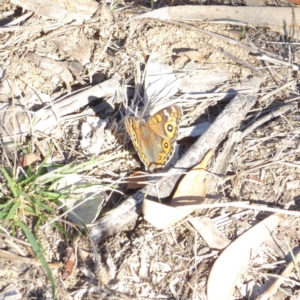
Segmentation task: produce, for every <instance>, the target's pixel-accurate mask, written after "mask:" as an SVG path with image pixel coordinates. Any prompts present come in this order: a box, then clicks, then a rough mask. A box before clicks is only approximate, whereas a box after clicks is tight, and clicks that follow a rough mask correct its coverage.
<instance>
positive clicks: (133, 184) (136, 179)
mask: <svg viewBox="0 0 300 300" xmlns="http://www.w3.org/2000/svg"><path fill="white" fill-rule="evenodd" d="M141 175H143V174H142V173H141V172H134V173H133V174H131V175H130V177H129V178H128V179H127V185H126V188H125V193H126V192H127V191H128V190H138V189H142V188H143V187H145V186H146V178H145V177H141Z"/></svg>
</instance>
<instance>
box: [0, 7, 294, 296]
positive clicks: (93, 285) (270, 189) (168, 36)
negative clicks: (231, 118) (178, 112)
mask: <svg viewBox="0 0 300 300" xmlns="http://www.w3.org/2000/svg"><path fill="white" fill-rule="evenodd" d="M177 2H178V1H176V3H175V2H172V3H169V2H168V3H167V2H163V1H162V2H160V1H158V2H153V3H150V2H143V1H142V2H127V1H126V2H114V3H108V4H107V5H104V6H100V8H99V9H98V11H97V13H96V14H95V15H94V16H93V17H90V18H89V19H88V20H86V21H85V22H83V24H72V23H71V24H69V23H65V24H63V23H61V22H58V21H57V20H54V19H53V18H49V17H46V16H42V15H40V14H37V13H33V14H30V15H28V16H27V18H24V20H23V21H22V22H21V23H18V24H19V25H20V27H21V28H22V29H21V30H16V29H9V30H8V29H7V28H5V26H6V24H7V23H8V22H11V21H13V20H16V19H18V18H20V17H21V16H24V15H25V13H28V12H30V11H28V10H22V9H21V8H20V7H18V6H17V5H16V4H13V3H11V2H10V1H6V2H5V1H0V13H3V14H2V15H0V16H1V18H0V20H1V24H2V25H1V26H2V27H1V28H0V38H1V43H0V49H1V51H0V57H1V58H0V78H1V84H0V103H1V126H2V127H5V126H7V124H8V123H9V121H8V119H7V118H8V117H7V116H11V112H16V111H17V112H18V113H17V114H20V116H21V115H22V114H26V116H27V117H26V118H28V120H30V121H26V122H25V121H24V123H22V122H23V121H22V122H21V123H20V124H19V123H18V122H19V121H18V120H17V121H16V122H17V123H18V125H19V127H18V132H17V134H16V136H17V142H16V143H15V144H14V143H13V144H14V145H16V144H18V145H19V146H18V147H17V148H15V146H14V148H13V149H14V150H12V148H8V147H6V146H5V145H4V143H5V142H4V140H5V138H6V134H7V130H6V131H5V132H4V131H2V132H1V135H2V138H1V139H2V142H1V152H2V153H1V154H2V161H1V167H2V166H5V167H7V166H8V165H9V163H8V162H10V163H11V165H10V166H12V165H13V160H14V158H13V157H14V156H13V155H12V154H11V153H9V151H12V152H18V153H20V152H21V150H22V149H27V150H28V152H30V151H31V148H30V142H29V141H31V140H33V141H34V144H35V147H34V150H33V151H32V152H34V153H35V154H37V155H38V156H39V157H40V159H39V160H38V161H36V162H34V163H33V164H32V165H33V167H34V166H37V165H38V164H40V163H41V161H42V159H43V158H45V156H46V155H45V153H46V154H47V151H48V150H49V148H50V144H52V145H54V146H53V148H51V149H52V151H51V155H50V156H51V157H50V158H51V159H52V160H51V162H52V163H53V164H54V163H58V162H59V163H63V164H70V163H71V162H76V164H77V163H78V164H79V163H83V162H86V161H88V160H89V159H91V157H93V156H94V155H96V156H99V157H101V156H102V155H103V156H105V155H107V157H109V159H108V160H107V161H104V162H103V163H98V164H97V165H93V166H92V167H90V168H89V169H88V170H85V171H84V172H82V173H81V176H82V177H85V179H86V180H93V182H97V183H99V184H100V185H101V187H102V194H101V195H102V196H103V195H104V196H103V197H104V198H105V201H102V202H101V205H100V209H99V210H100V214H99V215H97V220H99V219H100V220H101V218H102V217H103V215H104V214H106V213H108V212H109V211H110V210H112V209H115V208H117V207H119V206H120V205H122V203H124V201H126V199H127V198H129V197H131V196H132V195H133V194H134V192H135V191H133V190H132V189H127V188H126V183H125V180H124V179H126V178H128V176H131V174H132V173H134V172H135V171H141V170H142V171H146V173H147V174H149V171H147V170H145V166H144V165H143V163H142V162H141V160H140V159H139V156H138V155H137V154H136V153H135V152H134V148H133V145H132V141H131V140H130V137H129V135H128V134H127V133H126V129H125V125H124V120H125V118H126V116H127V115H129V114H131V115H132V114H133V113H132V112H135V113H136V112H137V111H139V112H140V111H142V110H143V108H144V107H146V106H149V110H150V112H151V110H154V109H155V106H156V105H159V104H161V105H165V106H166V104H167V105H170V103H175V104H177V105H180V106H181V109H182V119H181V122H180V128H179V137H178V140H177V143H178V145H179V151H178V153H177V154H176V155H177V156H176V158H175V160H176V159H180V158H181V157H182V156H183V155H184V154H185V153H187V152H188V150H189V149H190V148H191V147H192V145H193V144H194V143H195V142H196V141H197V139H198V138H199V137H200V136H201V134H202V133H203V132H201V133H194V134H191V130H192V129H195V128H196V127H197V126H200V127H201V126H202V125H203V126H204V125H205V124H206V125H205V126H211V125H212V124H213V123H214V121H215V120H216V119H217V118H218V117H219V116H220V114H221V113H222V112H224V109H225V108H226V107H227V105H228V103H229V102H230V101H231V100H232V98H233V97H234V96H236V95H237V94H246V95H251V96H254V97H255V98H256V103H255V105H254V106H253V107H252V109H251V110H249V111H248V112H247V115H246V116H245V118H244V119H243V120H240V122H239V125H238V126H237V127H235V128H232V129H231V130H230V131H229V133H228V135H227V136H226V137H224V138H223V140H222V142H221V143H219V144H218V145H216V148H215V157H214V159H213V162H212V165H214V162H215V161H217V159H218V157H220V156H221V155H222V153H223V154H224V153H227V156H226V159H225V162H224V164H225V166H226V167H225V169H224V170H223V172H221V171H214V172H213V171H212V169H211V168H212V166H210V167H209V168H208V170H207V173H208V175H207V177H208V178H210V180H213V181H214V182H215V183H216V185H215V188H214V190H212V189H210V190H209V194H207V197H208V198H211V199H213V201H210V202H209V203H214V204H224V205H223V206H220V207H217V206H215V207H212V208H210V209H208V210H206V211H205V214H203V210H201V209H198V210H196V211H194V212H193V213H192V214H190V215H189V217H188V218H185V219H183V220H181V221H180V222H178V223H176V224H175V225H173V226H171V227H169V228H167V229H162V230H159V229H156V228H155V227H154V226H153V225H151V224H150V223H149V222H147V221H145V220H144V219H143V217H142V216H140V217H138V218H137V219H135V220H134V221H133V222H130V224H125V225H124V228H123V229H122V230H121V231H117V232H115V233H114V234H113V235H111V236H109V237H107V238H105V239H104V240H101V242H100V243H99V244H97V245H93V243H92V240H91V239H90V238H89V236H88V234H87V233H86V230H82V228H80V226H77V225H74V224H73V223H72V222H71V221H70V219H69V218H68V216H67V215H66V214H65V213H64V210H63V209H62V207H58V208H55V212H54V213H53V214H52V215H51V220H54V219H56V218H58V219H59V220H60V222H61V226H62V227H63V228H64V230H65V231H66V232H67V233H68V234H69V235H70V239H67V238H66V236H65V235H63V234H62V233H61V231H58V230H57V228H55V227H52V226H50V225H48V226H42V227H41V228H40V229H39V231H38V237H39V241H40V242H41V244H42V247H43V253H44V255H45V258H46V260H47V262H48V263H49V264H50V268H51V270H52V274H53V276H54V279H55V281H56V296H55V299H218V298H216V297H217V296H213V293H211V294H210V295H209V292H208V290H211V291H213V290H219V289H220V290H222V289H223V288H224V286H223V279H224V282H226V284H227V285H228V288H229V285H230V288H229V289H232V294H233V298H232V299H299V298H300V293H299V291H300V289H299V285H300V284H299V280H300V279H299V278H300V277H299V276H300V274H299V267H298V265H299V264H298V261H299V255H298V253H299V222H300V219H299V215H297V212H298V210H299V199H300V198H299V192H300V168H299V166H300V162H299V161H300V158H299V141H300V139H299V134H300V113H299V72H298V70H297V69H296V67H297V66H300V61H299V59H300V56H299V43H298V36H297V34H296V35H295V36H294V37H291V36H287V35H285V36H284V35H283V34H282V33H280V32H277V31H274V30H272V29H269V28H263V27H246V26H241V25H238V24H235V25H234V24H229V23H228V22H217V23H216V22H195V21H189V22H188V23H184V24H189V25H192V26H193V28H194V29H191V28H187V27H185V26H184V25H180V24H179V25H178V24H176V23H170V22H169V23H167V22H164V21H162V20H157V19H143V18H141V19H133V18H134V17H136V16H138V15H142V14H143V13H146V12H149V11H151V6H153V9H154V10H152V11H154V12H155V10H156V9H159V8H162V7H166V6H176V5H186V4H190V5H200V4H201V3H198V2H197V3H193V2H189V3H179V2H178V3H177ZM205 4H207V3H205ZM220 4H221V5H231V4H232V3H229V2H228V3H223V2H222V3H221V2H218V3H209V5H220ZM235 4H239V5H244V3H235ZM285 5H290V4H286V3H285V4H283V3H281V5H278V6H285ZM4 12H6V13H7V15H5V14H4ZM8 12H13V13H12V14H9V13H8ZM14 25H15V24H13V25H12V26H14ZM195 28H200V29H201V30H204V31H202V32H201V31H197V30H195ZM209 33H217V34H218V36H214V35H211V34H209ZM221 36H223V37H226V38H228V39H230V40H231V41H232V42H229V40H226V38H225V39H224V38H221ZM242 44H244V45H250V46H251V47H252V48H253V49H259V50H261V51H264V53H267V54H269V55H270V56H271V54H272V55H273V56H272V57H273V58H274V57H276V59H277V61H276V62H274V61H271V60H269V61H268V60H263V59H259V58H258V55H257V53H256V54H255V53H251V51H249V50H247V49H246V48H245V47H242V46H241V45H242ZM191 50H192V51H194V52H193V55H196V58H195V56H194V57H192V58H191V57H188V55H187V54H185V53H186V52H187V51H191ZM153 53H155V55H156V57H157V61H158V62H159V63H160V64H162V65H164V66H170V67H171V68H172V70H173V71H172V72H174V74H176V76H177V78H181V77H184V80H183V81H181V87H179V89H178V92H177V93H176V94H175V95H171V96H170V97H169V98H168V99H164V100H163V102H159V101H158V102H151V101H152V100H149V101H150V103H149V102H147V101H146V100H145V98H144V97H143V94H144V86H143V83H144V79H145V77H147V75H146V70H147V68H148V67H147V63H148V62H149V58H150V57H151V55H152V54H153ZM267 54H266V55H267ZM189 55H190V54H189ZM182 57H184V59H183V62H182V61H181V60H180V59H179V58H182ZM280 62H281V63H280ZM187 74H188V75H187ZM116 75H117V76H119V77H120V78H121V79H122V80H121V86H122V88H121V89H120V90H121V92H120V93H117V92H114V93H113V95H109V96H104V97H96V96H95V97H94V98H93V99H89V100H88V101H87V102H86V103H84V104H82V105H79V106H77V107H76V108H74V110H72V111H68V113H66V114H65V115H63V114H62V115H60V112H58V113H57V114H56V116H55V118H54V119H55V121H53V122H54V123H53V124H54V126H52V127H51V126H48V127H47V128H45V130H44V129H43V128H36V127H35V125H34V124H35V119H34V117H35V116H37V115H38V113H39V112H40V111H41V110H42V109H45V107H55V105H56V103H58V101H61V100H64V99H68V98H67V97H69V96H72V95H74V94H75V92H82V91H84V90H85V89H88V88H90V87H92V86H96V85H98V84H100V83H103V82H105V81H107V80H109V79H111V78H113V77H114V76H116ZM72 99H74V98H72ZM72 101H73V100H72ZM168 101H169V102H168ZM74 102H75V101H74ZM64 103H66V102H64ZM157 103H158V104H157ZM101 105H102V106H101ZM99 107H100V108H99ZM61 108H62V106H61V107H58V106H57V109H58V111H59V109H61ZM90 108H91V109H92V112H91V111H90V110H89V109H90ZM149 110H148V111H147V110H146V114H145V115H147V113H149ZM17 114H16V115H17ZM45 115H46V114H45ZM99 119H100V120H101V122H102V123H101V124H100V126H99V127H98V130H96V129H95V128H94V127H93V129H91V133H90V131H89V129H87V131H88V134H87V135H86V136H85V131H84V129H85V128H90V127H89V126H91V127H92V126H93V125H92V124H96V123H97V122H98V121H99ZM22 120H24V119H22ZM26 120H27V119H26ZM5 122H7V123H5ZM97 124H99V123H97ZM48 125H49V124H48ZM100 127H101V128H100ZM10 128H12V127H10ZM14 128H15V127H14ZM20 128H21V129H22V130H20ZM201 128H202V127H201ZM94 131H95V132H96V131H97V132H98V133H99V135H98V137H99V136H101V139H100V138H99V139H98V140H97V143H96V144H95V145H96V147H97V151H96V152H94V150H92V142H91V141H92V137H93V132H94ZM12 132H13V131H11V132H9V135H8V136H11V134H12ZM235 134H240V136H239V138H238V139H237V140H236V141H237V142H232V144H231V145H229V144H228V143H229V142H228V141H231V140H232V139H233V137H234V136H235ZM85 143H86V144H85ZM20 145H21V146H20ZM86 145H88V146H86ZM39 147H41V148H44V149H46V150H45V151H46V152H44V153H43V152H42V150H41V148H39ZM128 150H129V151H130V152H128ZM105 157H106V156H105ZM17 165H18V167H19V168H21V166H20V164H17ZM23 167H24V168H25V166H24V165H23ZM165 171H166V170H163V172H165ZM19 172H20V173H18V172H16V174H21V173H22V172H21V171H19ZM82 177H81V178H82ZM148 179H149V178H148ZM89 182H91V181H89ZM5 184H6V181H5V179H4V177H2V178H1V185H3V186H4V185H5ZM174 185H175V183H174ZM103 186H104V187H105V188H103ZM3 195H5V194H4V192H3V190H2V191H1V196H3ZM98 198H99V197H98ZM3 199H4V198H3ZM232 202H234V203H236V202H240V203H243V204H247V205H248V206H245V207H239V206H238V205H237V206H234V205H233V206H230V205H228V206H226V204H230V203H232ZM1 204H3V202H2V201H1ZM251 205H254V206H256V207H258V206H260V207H263V208H261V209H259V208H256V209H252V208H251V207H250V206H251ZM98 208H99V207H98ZM265 208H269V210H268V209H265ZM272 209H273V210H272ZM90 210H97V209H95V208H92V209H91V208H90ZM285 211H291V212H295V214H293V213H290V214H287V213H285ZM93 212H94V211H93ZM273 213H277V215H278V216H280V220H279V221H278V224H276V226H275V225H274V228H275V229H274V231H273V230H271V229H270V231H273V235H272V238H270V237H268V238H267V237H266V233H264V232H263V230H258V231H257V233H256V234H255V235H254V236H250V235H249V236H248V242H247V243H246V242H242V240H240V243H239V244H238V241H239V238H240V237H242V236H243V235H245V234H246V233H247V232H248V231H249V230H250V229H252V228H254V227H255V226H256V225H260V224H262V221H263V220H265V219H267V218H268V217H270V216H272V214H273ZM273 216H274V215H273ZM93 217H94V216H93ZM93 217H91V218H92V219H93ZM204 217H205V219H203V218H204ZM191 218H192V219H197V220H201V218H202V220H205V222H207V224H210V225H209V226H210V227H209V228H210V229H211V232H210V231H209V233H208V236H209V237H210V238H211V239H209V238H207V235H205V234H203V236H202V235H201V230H198V229H197V226H196V225H195V224H194V223H193V222H192V221H189V220H190V219H191ZM97 220H93V222H91V223H97V222H98V221H97ZM26 222H27V224H28V226H29V227H30V228H34V226H35V224H36V220H35V219H34V218H31V217H28V219H27V221H26ZM116 222H117V221H116ZM276 222H277V221H276ZM272 226H273V225H272ZM112 227H113V226H112ZM91 228H93V226H92V225H89V226H88V230H91ZM202 230H203V229H202ZM33 231H34V229H33ZM218 239H220V240H222V243H223V244H222V243H221V242H220V244H222V246H221V245H220V244H218V245H216V241H217V240H218ZM209 240H213V242H212V243H210V242H209ZM0 241H1V243H0V245H1V247H0V278H1V280H0V291H1V292H2V294H1V297H3V295H5V294H6V295H8V294H7V293H8V292H9V291H10V292H11V296H10V298H9V297H8V298H1V297H0V299H51V298H52V290H51V283H50V281H49V279H48V276H47V273H46V272H45V270H44V269H43V267H42V266H41V265H40V263H39V262H38V261H36V260H35V259H34V258H35V256H36V255H35V254H34V252H33V250H32V249H31V245H30V243H29V242H28V240H27V239H26V237H25V236H24V234H23V233H22V231H18V232H17V233H16V234H15V235H14V234H13V228H12V226H11V223H6V222H4V221H3V220H2V221H1V240H0ZM258 241H260V242H259V245H257V246H255V247H256V248H255V249H256V250H255V252H254V250H253V252H252V250H251V253H250V250H249V249H250V248H251V247H250V246H251V245H253V247H254V244H255V245H256V242H257V243H258ZM233 242H237V243H236V244H235V245H236V249H237V250H236V251H237V252H236V253H244V254H247V255H248V256H247V259H244V260H243V261H242V260H241V259H240V257H239V256H238V255H237V254H236V256H235V254H234V253H235V252H232V254H229V257H231V258H233V260H232V262H231V261H230V262H229V263H230V264H232V268H231V265H229V266H228V265H226V264H224V265H222V266H221V267H220V269H217V270H222V273H221V272H219V271H216V272H217V273H218V274H219V276H220V278H219V279H217V277H213V274H214V273H213V271H212V270H213V267H214V265H215V263H216V261H217V260H218V259H219V258H221V256H222V253H224V252H225V251H224V249H225V248H226V251H227V250H228V249H229V247H230V246H231V245H233V244H234V243H233ZM225 244H226V245H225ZM248 244H249V246H247V245H248ZM68 247H69V248H71V249H72V251H73V254H72V259H71V260H72V262H71V265H72V266H71V267H70V268H71V269H70V270H69V269H68V270H69V271H68V270H67V271H66V264H67V263H66V260H64V257H66V249H67V248H68ZM247 247H248V248H247ZM247 251H248V252H247ZM291 252H293V253H294V254H293V256H292V257H291ZM10 255H15V256H10ZM23 257H26V258H29V259H30V260H28V261H24V260H22V258H23ZM235 258H236V259H235ZM291 263H292V264H293V266H292V267H291V266H290V265H291ZM294 264H295V266H296V267H295V268H294ZM288 267H289V269H288ZM236 269H237V271H236V274H238V275H237V277H236V278H234V279H233V280H232V282H230V283H227V277H228V278H229V277H230V276H231V275H230V274H233V273H234V272H235V271H234V270H236ZM222 278H223V279H222ZM225 279H226V280H225ZM276 280H277V281H276ZM278 280H281V282H280V283H279V286H276V287H275V285H276V283H277V284H278ZM209 281H210V283H209ZM214 284H215V285H214ZM270 287H271V288H270ZM270 290H272V291H270ZM263 293H268V295H269V296H268V297H267V298H263V297H262V295H263ZM225 294H226V293H225V292H224V298H223V299H229V298H226V296H225ZM259 297H261V298H259ZM219 299H220V298H219ZM220 300H221V299H220Z"/></svg>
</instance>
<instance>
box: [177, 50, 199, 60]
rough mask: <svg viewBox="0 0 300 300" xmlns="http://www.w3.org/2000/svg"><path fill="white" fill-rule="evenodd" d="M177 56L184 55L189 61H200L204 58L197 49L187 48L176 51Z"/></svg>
mask: <svg viewBox="0 0 300 300" xmlns="http://www.w3.org/2000/svg"><path fill="white" fill-rule="evenodd" d="M178 55H179V56H186V57H188V58H189V59H190V60H191V61H201V60H203V58H204V54H203V53H202V52H199V51H197V50H189V51H183V52H180V53H178Z"/></svg>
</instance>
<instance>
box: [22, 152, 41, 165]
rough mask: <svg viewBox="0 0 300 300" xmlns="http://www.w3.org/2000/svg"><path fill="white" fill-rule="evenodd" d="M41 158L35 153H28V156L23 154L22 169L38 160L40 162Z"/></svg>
mask: <svg viewBox="0 0 300 300" xmlns="http://www.w3.org/2000/svg"><path fill="white" fill-rule="evenodd" d="M39 159H40V158H39V156H38V155H36V154H35V153H27V154H25V155H24V154H21V155H20V157H19V160H20V163H21V166H22V167H27V166H29V165H31V164H33V163H34V162H36V161H37V160H39Z"/></svg>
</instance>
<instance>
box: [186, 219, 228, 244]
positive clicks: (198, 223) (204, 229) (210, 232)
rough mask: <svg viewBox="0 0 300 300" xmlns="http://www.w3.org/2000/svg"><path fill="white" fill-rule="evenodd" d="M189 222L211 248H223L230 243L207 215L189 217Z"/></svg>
mask: <svg viewBox="0 0 300 300" xmlns="http://www.w3.org/2000/svg"><path fill="white" fill-rule="evenodd" d="M189 222H190V223H191V224H192V225H193V226H194V228H195V229H196V230H197V231H198V233H199V234H201V236H202V238H203V239H204V240H205V242H206V243H207V245H208V246H209V247H210V248H212V249H224V248H226V247H227V246H228V245H229V244H230V240H228V239H227V238H225V237H224V236H223V235H222V234H221V232H220V231H219V230H218V229H217V227H216V225H215V223H214V222H213V221H212V220H211V219H210V218H208V217H202V218H189Z"/></svg>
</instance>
